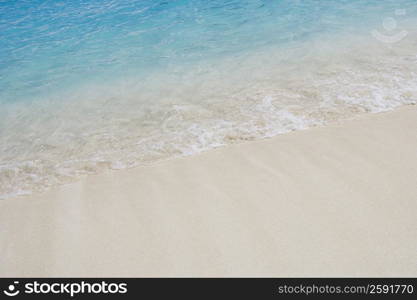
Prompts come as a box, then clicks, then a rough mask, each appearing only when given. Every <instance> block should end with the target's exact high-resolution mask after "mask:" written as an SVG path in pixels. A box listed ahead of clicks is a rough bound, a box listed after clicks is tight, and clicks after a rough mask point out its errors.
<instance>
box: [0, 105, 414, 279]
mask: <svg viewBox="0 0 417 300" xmlns="http://www.w3.org/2000/svg"><path fill="white" fill-rule="evenodd" d="M0 276H100V277H103V276H417V108H416V107H406V108H402V109H399V110H397V111H395V112H391V113H383V114H378V115H366V116H363V117H361V118H359V119H357V120H352V121H346V122H344V123H343V124H340V125H338V124H336V125H331V126H328V127H324V128H315V129H312V130H307V131H299V132H293V133H290V134H286V135H281V136H278V137H276V138H273V139H269V140H263V141H258V142H251V143H246V144H240V145H234V146H230V147H226V148H222V149H218V150H213V151H209V152H207V153H203V154H201V155H197V156H193V157H187V158H182V159H174V160H171V161H166V162H162V163H159V164H156V165H153V166H149V167H140V168H135V169H131V170H124V171H112V172H108V173H105V174H101V175H97V176H89V177H86V178H84V179H82V180H80V181H79V182H76V183H73V184H70V185H67V186H61V187H59V188H56V189H53V190H50V191H49V192H46V193H44V194H40V195H32V196H27V197H20V198H16V199H9V200H3V201H0Z"/></svg>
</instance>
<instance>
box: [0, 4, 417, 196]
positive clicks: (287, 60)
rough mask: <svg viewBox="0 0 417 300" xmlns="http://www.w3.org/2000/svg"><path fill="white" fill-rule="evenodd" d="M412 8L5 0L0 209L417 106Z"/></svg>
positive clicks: (415, 9)
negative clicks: (225, 149) (8, 201)
mask: <svg viewBox="0 0 417 300" xmlns="http://www.w3.org/2000/svg"><path fill="white" fill-rule="evenodd" d="M416 24H417V2H416V1H415V0H414V1H411V0H240V1H239V0H234V1H233V0H206V1H203V0H182V1H181V0H171V1H160V0H138V1H133V0H100V1H98V0H91V1H79V0H74V1H40V0H31V1H24V0H21V1H0V197H3V198H5V197H10V196H13V195H16V194H24V193H28V192H32V191H34V190H43V189H44V188H46V187H49V186H53V185H55V184H59V183H62V182H67V181H71V180H73V179H75V178H77V177H78V176H79V175H82V174H89V173H96V172H100V171H102V170H105V169H108V168H113V169H114V168H116V169H117V168H125V167H131V166H136V165H141V164H145V163H150V162H153V161H156V160H160V159H166V158H170V157H174V156H181V155H190V154H194V153H197V152H200V151H203V150H207V149H210V148H213V147H218V146H222V145H227V144H230V143H234V142H239V141H246V140H253V139H258V138H264V137H270V136H274V135H276V134H280V133H285V132H288V131H291V130H297V129H304V128H308V127H311V126H315V125H323V124H326V123H328V122H331V121H337V120H340V119H344V118H348V117H351V116H354V115H356V114H358V113H363V112H378V111H384V110H389V109H393V108H395V107H398V106H400V105H404V104H410V103H415V101H416V98H417V96H416V95H417V79H416V76H415V75H416V71H417V56H416V55H417V44H416V40H417V39H416V36H417V35H416V32H415V31H416V29H417V27H416Z"/></svg>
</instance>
